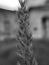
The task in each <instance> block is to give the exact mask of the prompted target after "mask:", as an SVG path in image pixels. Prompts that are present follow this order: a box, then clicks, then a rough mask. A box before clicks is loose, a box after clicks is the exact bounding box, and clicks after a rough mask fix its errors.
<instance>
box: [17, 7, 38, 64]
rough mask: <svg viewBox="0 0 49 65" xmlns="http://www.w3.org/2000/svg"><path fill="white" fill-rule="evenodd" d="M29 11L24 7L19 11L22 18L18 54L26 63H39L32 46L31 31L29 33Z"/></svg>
mask: <svg viewBox="0 0 49 65" xmlns="http://www.w3.org/2000/svg"><path fill="white" fill-rule="evenodd" d="M28 14H29V13H28V12H26V11H25V8H24V7H22V8H21V9H19V12H18V18H19V19H20V22H19V24H20V30H19V36H18V41H19V43H18V45H17V49H18V50H17V52H16V53H17V55H19V56H20V57H21V58H22V59H23V60H24V62H25V63H26V64H25V65H38V64H37V61H36V59H35V56H34V50H33V48H32V47H33V46H32V44H33V43H32V39H31V33H30V34H29V33H28V26H29V21H28V18H29V16H28Z"/></svg>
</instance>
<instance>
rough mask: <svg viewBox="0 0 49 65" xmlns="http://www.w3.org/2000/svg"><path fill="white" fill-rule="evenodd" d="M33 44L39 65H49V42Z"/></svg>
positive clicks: (39, 41) (35, 41) (44, 40)
mask: <svg viewBox="0 0 49 65" xmlns="http://www.w3.org/2000/svg"><path fill="white" fill-rule="evenodd" d="M33 44H34V48H33V49H34V51H35V56H36V58H37V61H38V63H39V65H49V40H46V39H42V40H33Z"/></svg>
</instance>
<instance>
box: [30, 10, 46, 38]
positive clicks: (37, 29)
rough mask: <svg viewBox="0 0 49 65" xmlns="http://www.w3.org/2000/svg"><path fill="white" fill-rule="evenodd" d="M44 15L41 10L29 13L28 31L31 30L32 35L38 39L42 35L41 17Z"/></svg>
mask: <svg viewBox="0 0 49 65" xmlns="http://www.w3.org/2000/svg"><path fill="white" fill-rule="evenodd" d="M44 15H45V12H43V11H32V12H31V13H30V18H29V21H30V31H31V32H32V37H33V38H35V39H40V38H42V37H43V36H44V32H43V27H42V17H43V16H44Z"/></svg>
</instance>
